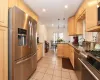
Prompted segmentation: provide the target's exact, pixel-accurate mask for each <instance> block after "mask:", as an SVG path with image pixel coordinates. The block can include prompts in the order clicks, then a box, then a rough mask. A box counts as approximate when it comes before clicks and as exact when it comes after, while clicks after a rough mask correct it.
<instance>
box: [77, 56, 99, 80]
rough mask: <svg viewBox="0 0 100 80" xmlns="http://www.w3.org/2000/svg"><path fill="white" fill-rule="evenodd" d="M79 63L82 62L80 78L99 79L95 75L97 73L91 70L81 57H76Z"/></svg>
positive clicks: (85, 79) (83, 79)
mask: <svg viewBox="0 0 100 80" xmlns="http://www.w3.org/2000/svg"><path fill="white" fill-rule="evenodd" d="M78 60H79V61H80V63H81V64H82V78H81V80H100V79H99V78H98V77H97V75H98V74H97V73H95V71H94V70H93V68H92V67H91V66H90V65H89V64H88V63H87V62H86V61H84V60H83V59H80V58H78Z"/></svg>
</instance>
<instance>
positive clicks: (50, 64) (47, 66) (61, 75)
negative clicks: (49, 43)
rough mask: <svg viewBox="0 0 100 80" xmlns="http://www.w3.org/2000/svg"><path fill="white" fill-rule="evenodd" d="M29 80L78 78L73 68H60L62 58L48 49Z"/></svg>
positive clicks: (69, 79) (74, 79) (72, 79)
mask: <svg viewBox="0 0 100 80" xmlns="http://www.w3.org/2000/svg"><path fill="white" fill-rule="evenodd" d="M29 80H78V79H77V77H76V74H75V72H74V71H73V70H67V69H63V68H62V59H61V58H57V57H56V54H54V52H53V51H49V52H48V53H46V55H45V56H44V57H43V58H42V59H41V60H40V61H39V62H38V66H37V70H36V71H35V73H34V74H33V75H32V77H31V78H30V79H29Z"/></svg>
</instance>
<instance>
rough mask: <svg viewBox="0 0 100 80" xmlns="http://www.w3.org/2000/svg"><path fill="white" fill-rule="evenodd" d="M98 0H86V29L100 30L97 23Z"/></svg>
mask: <svg viewBox="0 0 100 80" xmlns="http://www.w3.org/2000/svg"><path fill="white" fill-rule="evenodd" d="M97 5H98V0H88V2H87V9H86V31H98V30H99V31H100V26H98V25H97V23H98V11H97Z"/></svg>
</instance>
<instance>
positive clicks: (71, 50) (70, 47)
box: [69, 45, 74, 68]
mask: <svg viewBox="0 0 100 80" xmlns="http://www.w3.org/2000/svg"><path fill="white" fill-rule="evenodd" d="M69 50H70V54H69V59H70V61H71V63H72V66H73V68H74V48H73V47H72V46H70V45H69Z"/></svg>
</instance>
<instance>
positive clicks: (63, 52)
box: [57, 44, 69, 58]
mask: <svg viewBox="0 0 100 80" xmlns="http://www.w3.org/2000/svg"><path fill="white" fill-rule="evenodd" d="M57 56H58V57H65V58H68V57H69V45H68V44H58V45H57Z"/></svg>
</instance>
